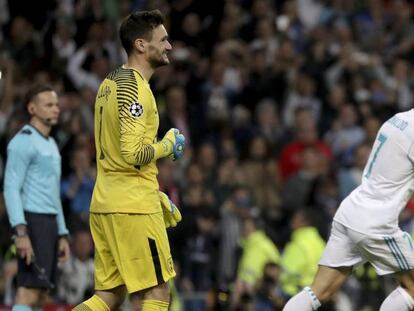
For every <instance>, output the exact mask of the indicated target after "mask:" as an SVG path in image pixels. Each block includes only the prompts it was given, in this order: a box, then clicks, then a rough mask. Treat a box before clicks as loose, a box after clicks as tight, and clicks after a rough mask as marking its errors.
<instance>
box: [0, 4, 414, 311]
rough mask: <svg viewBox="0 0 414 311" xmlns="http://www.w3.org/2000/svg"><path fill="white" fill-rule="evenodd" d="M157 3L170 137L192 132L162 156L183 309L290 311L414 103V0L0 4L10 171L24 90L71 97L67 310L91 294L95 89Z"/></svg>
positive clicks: (380, 295) (65, 185)
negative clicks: (133, 20)
mask: <svg viewBox="0 0 414 311" xmlns="http://www.w3.org/2000/svg"><path fill="white" fill-rule="evenodd" d="M155 8H157V9H159V10H161V11H162V12H163V13H164V14H165V15H166V17H167V21H168V23H167V26H168V27H167V28H168V31H169V35H170V40H171V42H172V45H173V50H172V52H171V53H170V55H169V57H170V60H171V65H169V66H165V67H162V68H160V69H159V70H157V71H156V73H155V75H154V77H153V78H152V80H151V87H152V89H153V90H154V95H155V97H156V100H157V104H158V109H159V112H160V129H159V136H160V137H162V135H164V133H165V132H166V130H168V129H169V128H171V127H176V128H178V129H180V131H181V133H183V134H184V135H185V137H186V138H187V142H188V144H187V150H186V154H185V156H184V159H183V160H182V161H179V162H172V161H170V160H161V161H159V162H158V168H159V184H160V189H161V190H162V191H164V192H165V193H167V194H168V195H169V196H170V198H172V200H173V201H174V202H175V204H176V205H177V206H178V207H179V208H180V211H181V213H182V215H183V220H182V222H181V223H180V224H179V225H178V226H177V227H176V228H171V229H169V237H170V242H171V248H172V253H173V257H174V259H175V264H176V269H177V272H178V276H177V278H176V279H175V281H174V290H173V301H174V303H173V305H172V307H171V308H172V309H173V310H180V308H182V310H184V309H185V310H281V308H282V306H283V304H284V303H285V301H286V300H287V299H288V297H290V296H292V295H294V294H295V293H297V292H298V291H299V290H300V289H301V288H302V287H303V286H305V285H309V284H308V283H309V282H310V281H311V280H312V277H313V274H314V273H315V272H316V268H317V263H318V259H319V256H320V255H321V253H322V250H323V247H324V243H325V242H324V241H325V239H326V238H327V236H328V233H329V230H330V228H329V225H330V222H331V220H332V216H333V214H334V212H335V210H336V208H337V207H338V204H339V202H340V201H341V200H342V199H343V198H344V197H345V196H346V195H347V194H349V193H350V192H351V191H352V190H353V189H354V188H355V187H356V186H357V185H358V184H359V182H360V179H361V176H362V170H363V168H364V165H365V163H366V161H367V158H368V155H369V152H370V150H371V146H372V144H373V142H374V141H375V139H376V133H377V130H378V128H379V126H380V124H381V123H382V122H383V121H385V120H386V119H387V118H388V117H390V116H391V115H392V114H393V113H395V112H398V111H404V110H408V109H411V108H412V105H413V99H414V98H413V89H412V88H413V82H414V81H413V79H412V71H413V65H414V19H413V9H414V4H413V3H412V2H411V1H405V0H364V1H356V0H354V1H349V0H284V1H271V0H222V1H201V0H199V1H197V0H171V1H166V0H151V1H145V0H131V1H129V0H119V1H116V0H58V1H52V0H49V1H30V2H28V1H23V0H13V1H7V0H0V27H1V32H0V70H1V72H2V78H1V80H0V146H1V148H0V160H1V164H0V175H3V174H2V171H3V168H4V162H5V161H6V156H7V155H6V145H7V143H8V141H9V140H10V138H11V137H12V136H13V135H14V134H15V133H16V132H17V131H18V130H19V129H20V128H21V127H22V126H23V125H24V124H25V123H26V122H27V120H28V116H27V114H26V112H25V109H24V105H23V94H25V92H26V90H27V89H28V87H29V86H30V85H32V84H33V83H34V82H45V83H48V84H50V85H52V86H53V87H54V89H56V90H57V91H58V94H59V98H60V108H61V120H60V122H59V125H58V126H57V127H56V128H55V129H54V130H53V136H54V137H55V138H56V140H57V142H58V145H59V148H60V151H61V154H62V165H63V167H62V170H63V176H62V181H61V198H62V202H63V206H64V212H65V218H66V221H67V224H68V227H69V229H70V231H71V234H72V240H71V245H72V256H71V259H70V260H69V262H68V263H67V264H65V265H63V266H62V267H61V269H60V270H61V271H60V281H59V283H58V284H57V289H56V291H55V292H54V293H53V297H51V302H54V303H56V304H67V305H76V304H77V303H79V302H80V301H82V300H83V299H84V298H85V297H88V296H89V295H90V294H91V293H92V292H93V243H92V239H91V236H90V233H89V229H88V211H89V203H90V199H91V194H92V191H93V186H94V180H95V175H96V170H95V161H96V159H95V150H94V142H93V108H94V102H95V96H96V91H97V88H98V86H99V83H100V82H101V81H102V80H103V79H104V78H105V76H106V75H107V74H108V73H109V72H110V71H111V70H113V69H114V68H116V67H117V66H120V65H121V64H122V63H123V62H125V60H126V55H124V54H123V52H121V47H120V43H119V41H118V39H117V37H118V36H117V29H118V27H119V24H120V21H121V20H122V18H123V17H125V16H126V15H127V14H128V13H129V12H132V11H134V10H140V9H155ZM34 12H36V13H34ZM390 167H392V163H390ZM0 202H3V198H1V201H0ZM413 212H414V204H411V203H410V204H408V206H407V208H406V210H405V212H404V213H403V217H402V219H401V226H402V228H403V229H404V230H405V231H408V232H410V233H411V232H412V231H413V225H414V222H413V218H412V213H413ZM5 213H6V212H5V208H4V204H3V203H1V204H0V223H1V225H0V297H1V299H2V301H0V304H1V303H3V304H5V305H7V304H11V303H12V302H13V295H14V294H13V293H14V292H13V290H14V286H13V279H14V276H15V273H16V269H17V268H16V262H15V260H14V256H13V249H12V248H11V245H12V242H11V239H10V237H11V229H10V227H9V225H8V220H7V215H6V214H5ZM393 282H394V280H393V279H391V278H378V277H377V276H376V275H375V271H374V270H373V269H372V268H371V267H369V266H361V267H359V268H357V269H356V270H355V273H354V275H353V277H352V278H351V279H350V281H349V282H348V283H347V284H346V286H345V287H344V289H343V290H342V291H341V293H340V294H338V295H337V296H336V297H335V300H334V301H333V302H332V304H331V306H327V307H324V310H377V309H378V306H379V304H380V303H381V301H382V300H383V299H384V297H385V295H386V294H387V293H388V288H389V285H390V284H392V283H393ZM134 303H135V302H134V301H132V302H130V304H134ZM126 308H127V307H126ZM174 308H175V309H174Z"/></svg>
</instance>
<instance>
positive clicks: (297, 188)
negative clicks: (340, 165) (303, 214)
mask: <svg viewBox="0 0 414 311" xmlns="http://www.w3.org/2000/svg"><path fill="white" fill-rule="evenodd" d="M299 162H300V163H301V168H300V169H299V170H298V171H297V172H296V173H294V174H292V175H291V176H289V177H288V179H287V180H286V182H285V184H284V188H283V192H282V198H283V201H282V202H283V203H282V204H283V207H284V208H285V209H287V210H296V209H298V208H300V207H302V206H308V205H310V203H311V200H312V195H313V192H312V191H314V187H315V184H316V183H317V180H318V178H319V177H321V176H322V174H323V173H324V166H323V158H322V155H320V154H319V153H318V151H317V150H316V149H315V148H313V147H305V148H304V149H303V150H302V151H301V153H300V155H299Z"/></svg>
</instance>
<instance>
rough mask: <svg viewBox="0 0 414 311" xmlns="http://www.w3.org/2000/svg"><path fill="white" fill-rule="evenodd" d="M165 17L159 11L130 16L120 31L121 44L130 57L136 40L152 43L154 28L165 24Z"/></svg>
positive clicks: (124, 21)
mask: <svg viewBox="0 0 414 311" xmlns="http://www.w3.org/2000/svg"><path fill="white" fill-rule="evenodd" d="M164 20H165V19H164V15H163V14H162V13H161V12H160V11H159V10H152V11H139V12H134V13H131V14H129V15H128V16H127V17H126V18H125V19H124V20H123V22H122V24H121V27H120V29H119V37H120V39H121V44H122V46H123V47H124V49H125V51H126V53H127V54H128V55H130V54H131V53H132V51H133V49H134V42H135V40H136V39H140V38H141V39H145V40H146V41H151V39H152V31H153V29H154V28H156V27H158V26H159V25H162V24H163V23H164Z"/></svg>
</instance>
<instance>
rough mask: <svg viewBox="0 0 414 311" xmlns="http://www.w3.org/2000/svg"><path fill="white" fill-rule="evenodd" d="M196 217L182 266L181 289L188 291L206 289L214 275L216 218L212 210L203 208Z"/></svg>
mask: <svg viewBox="0 0 414 311" xmlns="http://www.w3.org/2000/svg"><path fill="white" fill-rule="evenodd" d="M195 217H196V230H195V232H193V233H192V234H191V237H189V238H188V242H187V247H186V254H185V257H184V258H185V259H184V263H183V266H182V282H181V286H182V288H183V290H185V291H189V292H194V291H196V292H202V291H208V290H209V289H210V288H212V285H213V281H214V279H213V276H214V275H215V273H214V272H215V268H216V262H215V258H216V256H215V249H216V245H215V244H216V231H215V226H216V220H215V215H214V211H213V210H211V209H209V208H205V209H203V210H200V211H199V212H198V213H197V215H196V216H195Z"/></svg>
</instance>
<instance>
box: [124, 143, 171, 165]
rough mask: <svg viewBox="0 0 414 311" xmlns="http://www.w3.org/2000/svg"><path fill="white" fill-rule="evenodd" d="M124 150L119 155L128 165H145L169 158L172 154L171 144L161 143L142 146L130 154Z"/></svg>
mask: <svg viewBox="0 0 414 311" xmlns="http://www.w3.org/2000/svg"><path fill="white" fill-rule="evenodd" d="M125 149H126V150H125V151H122V152H121V153H122V155H123V157H124V159H125V161H126V162H127V163H128V164H130V165H146V164H148V163H150V162H151V161H153V160H158V159H161V158H165V157H167V156H169V155H170V154H171V153H172V143H171V144H169V143H168V142H165V141H161V142H158V143H155V144H142V145H139V146H137V148H136V150H135V151H132V152H131V151H128V150H127V148H125Z"/></svg>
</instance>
